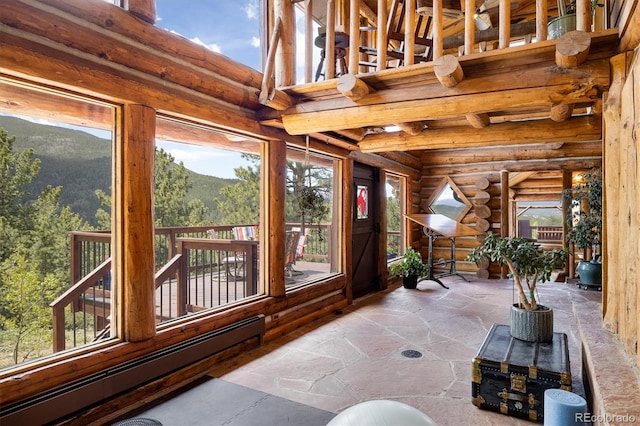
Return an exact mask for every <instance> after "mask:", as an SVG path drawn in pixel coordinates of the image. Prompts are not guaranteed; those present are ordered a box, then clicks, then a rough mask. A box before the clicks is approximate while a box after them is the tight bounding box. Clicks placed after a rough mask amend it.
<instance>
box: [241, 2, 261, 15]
mask: <svg viewBox="0 0 640 426" xmlns="http://www.w3.org/2000/svg"><path fill="white" fill-rule="evenodd" d="M259 11H260V8H259V7H258V0H250V1H249V2H247V4H246V5H245V7H244V12H245V13H246V14H247V18H249V19H258V12H259Z"/></svg>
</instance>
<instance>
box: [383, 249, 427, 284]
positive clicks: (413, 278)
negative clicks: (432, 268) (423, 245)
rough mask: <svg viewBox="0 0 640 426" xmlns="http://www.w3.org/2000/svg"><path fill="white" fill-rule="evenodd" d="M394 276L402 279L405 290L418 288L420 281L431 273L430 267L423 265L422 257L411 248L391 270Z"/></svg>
mask: <svg viewBox="0 0 640 426" xmlns="http://www.w3.org/2000/svg"><path fill="white" fill-rule="evenodd" d="M389 272H390V273H391V275H392V276H395V277H402V285H403V286H404V287H405V288H416V287H417V286H418V279H419V278H420V277H424V276H425V275H427V274H428V273H429V266H428V265H425V264H424V263H422V256H421V255H420V253H418V252H417V251H416V250H414V249H413V248H411V247H409V248H408V249H407V251H405V252H404V256H402V260H400V261H398V262H396V263H394V264H392V265H391V267H390V268H389Z"/></svg>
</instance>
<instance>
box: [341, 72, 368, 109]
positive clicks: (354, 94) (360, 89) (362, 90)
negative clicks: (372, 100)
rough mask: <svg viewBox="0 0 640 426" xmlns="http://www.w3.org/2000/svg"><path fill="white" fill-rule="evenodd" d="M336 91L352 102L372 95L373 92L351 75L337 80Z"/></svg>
mask: <svg viewBox="0 0 640 426" xmlns="http://www.w3.org/2000/svg"><path fill="white" fill-rule="evenodd" d="M338 91H339V92H340V93H342V95H343V96H344V97H346V98H349V99H351V100H352V101H353V102H358V101H359V100H360V99H362V98H364V97H365V96H367V95H369V93H373V92H374V90H373V89H372V88H371V87H369V86H368V85H367V83H365V82H364V81H362V80H361V79H359V78H358V77H356V76H355V75H353V74H343V75H341V76H340V78H339V79H338Z"/></svg>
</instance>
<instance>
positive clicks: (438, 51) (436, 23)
mask: <svg viewBox="0 0 640 426" xmlns="http://www.w3.org/2000/svg"><path fill="white" fill-rule="evenodd" d="M442 26H443V22H442V0H433V31H432V34H433V60H434V61H435V60H436V59H438V58H439V57H440V56H442V49H443V48H442V45H443V39H442Z"/></svg>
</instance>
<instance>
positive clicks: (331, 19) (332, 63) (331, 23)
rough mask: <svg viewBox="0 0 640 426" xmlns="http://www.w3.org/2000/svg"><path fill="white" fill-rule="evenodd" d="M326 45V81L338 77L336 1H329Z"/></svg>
mask: <svg viewBox="0 0 640 426" xmlns="http://www.w3.org/2000/svg"><path fill="white" fill-rule="evenodd" d="M325 30H326V32H325V36H326V38H325V45H324V69H325V71H324V79H325V80H329V79H332V78H334V77H335V76H336V49H335V47H336V3H335V0H327V26H326V28H325Z"/></svg>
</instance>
